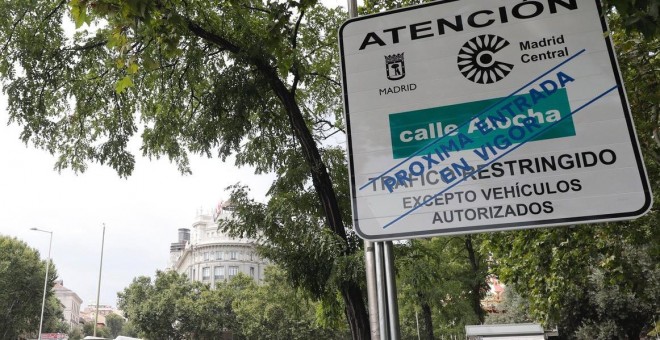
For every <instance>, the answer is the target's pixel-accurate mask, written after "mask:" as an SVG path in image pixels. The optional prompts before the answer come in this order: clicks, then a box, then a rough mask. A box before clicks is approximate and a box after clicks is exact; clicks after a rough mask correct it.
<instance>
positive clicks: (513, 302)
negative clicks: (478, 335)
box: [486, 287, 534, 324]
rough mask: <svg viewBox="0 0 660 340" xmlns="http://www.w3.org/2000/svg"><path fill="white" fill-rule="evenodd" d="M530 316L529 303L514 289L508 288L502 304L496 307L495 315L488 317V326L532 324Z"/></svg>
mask: <svg viewBox="0 0 660 340" xmlns="http://www.w3.org/2000/svg"><path fill="white" fill-rule="evenodd" d="M531 322H534V320H533V319H532V318H531V317H530V316H529V301H527V299H525V298H523V297H522V296H520V294H518V293H517V292H516V290H515V289H514V288H513V287H506V290H505V291H504V294H503V298H502V302H501V303H500V304H499V305H498V306H497V307H496V310H495V313H492V314H489V315H488V316H487V317H486V324H506V323H531Z"/></svg>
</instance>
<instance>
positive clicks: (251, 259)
mask: <svg viewBox="0 0 660 340" xmlns="http://www.w3.org/2000/svg"><path fill="white" fill-rule="evenodd" d="M250 261H254V253H250Z"/></svg>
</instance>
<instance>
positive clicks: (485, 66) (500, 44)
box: [458, 34, 513, 84]
mask: <svg viewBox="0 0 660 340" xmlns="http://www.w3.org/2000/svg"><path fill="white" fill-rule="evenodd" d="M507 46H509V42H508V41H507V40H506V39H504V38H502V37H499V36H496V35H493V34H484V35H480V36H477V37H474V38H472V39H470V40H468V42H466V43H465V44H464V45H463V47H461V50H460V51H459V52H458V70H459V71H461V73H462V74H463V76H464V77H465V78H467V79H468V80H470V81H472V82H475V83H477V84H492V83H496V82H498V81H500V80H502V79H504V77H506V76H507V75H508V74H509V73H510V72H511V70H513V65H512V64H508V63H505V62H501V61H497V60H495V54H497V52H499V51H501V50H502V49H503V48H505V47H507Z"/></svg>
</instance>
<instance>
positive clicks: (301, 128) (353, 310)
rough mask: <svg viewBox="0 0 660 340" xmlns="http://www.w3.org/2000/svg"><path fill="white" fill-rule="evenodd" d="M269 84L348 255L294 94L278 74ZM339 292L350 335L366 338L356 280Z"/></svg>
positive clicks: (331, 195) (364, 313)
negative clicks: (281, 105)
mask: <svg viewBox="0 0 660 340" xmlns="http://www.w3.org/2000/svg"><path fill="white" fill-rule="evenodd" d="M273 83H274V84H273ZM271 84H272V86H273V90H275V93H276V94H277V96H278V97H279V98H280V100H281V101H282V103H283V104H284V107H285V108H286V110H287V113H288V114H289V117H290V119H291V125H292V128H293V131H294V134H295V136H296V139H298V141H299V142H300V145H301V147H302V149H303V155H304V156H305V160H306V161H307V164H308V165H309V167H310V169H311V172H312V183H313V184H314V189H315V190H316V193H317V194H318V196H319V200H320V201H321V205H322V207H323V211H324V213H325V217H326V223H327V224H328V227H329V228H330V229H331V230H332V231H333V232H334V233H335V234H336V235H337V236H339V237H341V239H342V240H343V241H344V244H345V247H344V255H350V250H349V249H350V247H349V245H348V238H347V237H346V230H345V229H344V222H343V221H342V219H341V211H340V210H339V204H338V203H337V196H336V195H335V191H334V188H333V186H332V180H331V179H330V174H329V173H328V170H327V168H326V166H325V163H324V162H323V160H322V159H321V154H320V153H319V150H318V147H317V145H316V142H315V141H314V138H313V137H312V134H311V132H310V130H309V127H307V124H306V123H305V120H304V118H303V116H302V113H301V112H300V108H299V107H298V104H297V103H296V101H295V98H294V95H293V94H291V93H290V92H289V91H286V87H285V86H284V84H283V83H282V82H281V81H280V80H279V78H278V79H277V81H273V82H272V83H271ZM341 295H342V298H343V300H344V304H345V305H346V310H345V314H346V319H347V320H348V323H349V325H350V327H351V334H352V335H353V339H354V340H368V339H370V337H371V333H370V330H369V315H368V313H367V310H366V308H365V305H364V299H363V292H362V290H361V289H360V287H359V286H358V284H357V283H356V282H353V281H351V280H345V281H344V282H342V283H341Z"/></svg>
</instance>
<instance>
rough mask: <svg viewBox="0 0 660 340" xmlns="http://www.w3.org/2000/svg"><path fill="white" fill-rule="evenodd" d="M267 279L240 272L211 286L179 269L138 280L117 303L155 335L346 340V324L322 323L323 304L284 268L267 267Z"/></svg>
mask: <svg viewBox="0 0 660 340" xmlns="http://www.w3.org/2000/svg"><path fill="white" fill-rule="evenodd" d="M267 278H268V279H267V280H266V282H265V283H264V284H263V285H261V286H257V284H256V283H255V282H254V280H253V279H252V278H250V277H248V276H246V275H244V274H239V275H236V276H235V277H233V278H232V279H230V280H229V281H228V282H223V283H220V284H218V285H217V287H215V289H211V288H210V287H209V285H207V284H202V283H200V282H190V280H189V279H187V278H186V277H185V276H182V275H179V274H177V273H175V272H158V273H157V274H156V279H155V280H154V282H153V283H152V282H151V281H150V279H148V278H145V277H141V278H137V279H135V280H134V281H133V283H131V285H130V286H129V287H127V288H126V289H124V291H123V292H121V293H119V307H120V308H122V309H123V310H124V311H125V312H126V315H127V317H128V319H129V323H132V324H133V325H134V326H135V330H136V331H139V332H140V333H142V334H143V335H144V336H145V337H147V338H151V339H182V338H191V339H199V340H205V339H218V338H220V337H222V335H223V334H225V333H227V332H230V333H231V335H232V336H233V337H235V338H241V339H242V338H247V339H256V338H259V339H313V338H320V339H334V338H345V335H346V333H347V329H345V328H344V329H342V328H339V329H334V328H333V329H329V328H326V327H322V326H320V324H319V323H318V322H317V317H316V310H317V308H318V306H319V303H318V302H316V301H314V300H312V299H309V298H308V297H307V295H306V293H304V292H303V291H302V290H300V289H296V288H294V287H293V286H291V285H290V284H289V283H287V282H286V280H285V275H284V274H283V272H282V271H281V270H279V269H277V268H274V267H271V268H269V269H268V276H267ZM342 336H343V337H342Z"/></svg>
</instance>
